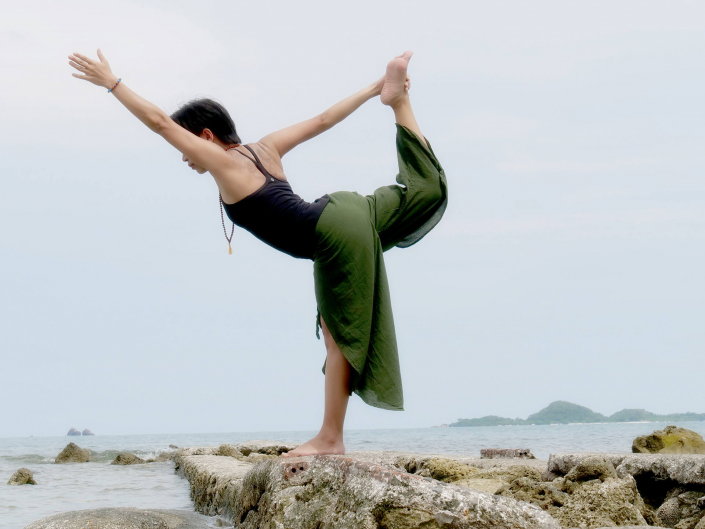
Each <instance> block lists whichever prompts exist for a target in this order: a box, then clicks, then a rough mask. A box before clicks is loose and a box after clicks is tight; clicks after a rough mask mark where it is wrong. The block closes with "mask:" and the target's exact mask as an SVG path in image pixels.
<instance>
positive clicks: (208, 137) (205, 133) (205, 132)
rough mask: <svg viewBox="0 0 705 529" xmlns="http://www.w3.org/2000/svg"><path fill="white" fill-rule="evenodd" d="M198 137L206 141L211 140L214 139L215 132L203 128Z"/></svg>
mask: <svg viewBox="0 0 705 529" xmlns="http://www.w3.org/2000/svg"><path fill="white" fill-rule="evenodd" d="M200 137H201V138H203V139H204V140H206V141H213V140H214V139H215V134H213V132H211V129H203V132H201V136H200Z"/></svg>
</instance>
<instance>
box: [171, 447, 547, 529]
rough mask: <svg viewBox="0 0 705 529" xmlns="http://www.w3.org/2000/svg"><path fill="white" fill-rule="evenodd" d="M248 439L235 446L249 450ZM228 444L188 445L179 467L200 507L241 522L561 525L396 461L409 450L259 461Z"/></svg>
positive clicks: (246, 525)
mask: <svg viewBox="0 0 705 529" xmlns="http://www.w3.org/2000/svg"><path fill="white" fill-rule="evenodd" d="M243 445H246V444H245V443H243V444H240V445H232V446H234V447H235V448H236V449H237V450H238V451H239V452H240V453H244V451H243V449H242V448H243ZM221 449H222V447H217V448H215V447H213V448H210V447H209V448H191V449H181V450H179V451H178V452H177V455H176V457H175V462H176V470H177V473H178V474H179V475H181V476H182V477H184V478H186V479H188V481H189V483H190V487H191V497H192V499H193V501H194V505H195V508H196V510H197V511H199V512H201V513H203V514H208V515H216V514H218V515H221V516H223V517H224V518H225V519H226V520H228V521H230V522H232V523H234V524H235V525H236V527H239V528H242V529H250V528H256V527H268V526H269V527H287V528H292V529H297V528H303V527H316V526H317V525H316V524H320V525H318V526H319V527H336V529H337V528H340V529H346V528H350V529H352V528H356V529H357V528H366V529H367V528H369V529H373V528H374V529H378V528H380V529H385V528H389V529H391V528H415V527H425V528H428V529H432V528H435V529H439V528H445V527H447V528H451V527H452V528H470V527H487V528H489V527H498V526H501V527H505V528H507V529H513V528H517V529H518V528H521V529H529V528H536V529H540V528H545V529H559V527H560V526H559V525H558V524H557V523H556V522H555V521H554V520H553V519H552V518H551V517H550V515H548V514H547V513H545V512H544V511H542V510H541V509H540V508H538V507H536V506H533V505H529V504H527V503H522V502H517V501H515V500H513V499H510V498H502V497H499V496H493V495H491V494H488V493H483V492H479V491H477V490H472V489H469V488H467V487H463V486H457V485H455V484H453V483H446V482H442V481H438V480H435V479H433V478H431V477H425V476H421V475H414V474H410V473H407V472H405V471H403V470H402V469H401V468H399V467H396V466H394V461H395V460H397V459H398V458H399V457H404V456H406V457H407V458H408V456H410V454H403V453H399V452H397V453H391V454H385V453H383V452H370V453H365V452H353V453H350V454H347V455H345V456H308V457H298V458H273V459H268V460H265V461H261V462H259V463H255V464H252V463H249V462H247V461H244V460H242V459H239V458H236V457H231V456H220V455H216V454H217V453H218V452H220V451H221ZM257 449H258V452H254V453H257V454H261V455H269V456H273V455H274V454H273V453H271V452H274V451H279V450H280V447H276V443H269V444H260V445H258V446H257ZM222 451H225V450H222ZM268 452H269V453H268ZM252 454H253V452H250V453H249V454H248V455H247V456H245V457H252ZM380 460H385V461H386V463H382V464H380V463H381V461H380ZM477 460H478V461H479V459H477ZM459 464H462V463H459ZM544 464H545V463H544ZM430 466H432V465H428V464H427V465H426V466H425V467H424V468H428V467H430ZM440 466H442V465H438V466H437V469H436V470H438V469H439V468H440ZM499 466H500V467H501V465H499ZM456 470H458V469H456ZM461 470H462V469H461ZM429 471H430V470H429ZM536 472H537V473H539V474H540V471H538V470H536ZM470 474H473V472H472V471H469V470H468V471H467V475H470Z"/></svg>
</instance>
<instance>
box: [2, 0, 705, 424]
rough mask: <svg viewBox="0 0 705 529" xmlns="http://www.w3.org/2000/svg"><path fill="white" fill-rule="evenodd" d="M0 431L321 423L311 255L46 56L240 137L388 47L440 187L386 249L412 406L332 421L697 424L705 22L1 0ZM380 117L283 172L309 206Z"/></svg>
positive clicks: (373, 71) (381, 126) (341, 86)
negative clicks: (612, 418) (534, 416)
mask: <svg viewBox="0 0 705 529" xmlns="http://www.w3.org/2000/svg"><path fill="white" fill-rule="evenodd" d="M0 15H1V16H0V69H1V70H2V72H3V75H2V82H1V83H0V120H1V121H0V123H1V124H2V126H1V127H0V159H1V160H2V169H1V170H0V171H1V172H0V267H1V268H0V270H1V272H2V273H1V275H0V379H1V384H0V389H1V390H0V394H1V395H2V396H1V397H0V408H1V409H2V413H1V414H0V436H21V435H63V434H65V433H66V431H67V430H68V429H69V427H72V426H73V427H76V428H79V429H83V428H90V429H91V430H93V431H94V432H96V433H98V434H111V433H114V434H118V433H121V434H128V433H170V432H171V433H177V432H228V431H255V430H301V429H310V430H314V429H317V428H318V427H319V426H320V421H321V418H322V412H323V375H322V374H321V371H320V370H321V366H322V363H323V360H324V357H325V347H324V345H323V341H322V340H321V341H317V340H316V338H315V333H314V329H315V327H314V325H315V314H316V305H315V299H314V294H313V274H312V263H311V262H310V261H305V260H295V259H292V258H291V257H289V256H287V255H284V254H280V253H279V252H277V251H275V250H273V249H271V248H269V247H268V246H266V245H264V244H262V243H261V242H259V241H258V240H256V239H255V238H254V237H252V236H251V235H250V234H248V233H247V232H245V231H243V230H236V231H235V237H234V240H233V255H232V256H229V255H228V253H227V243H226V241H225V239H224V237H223V233H222V227H221V225H220V214H219V210H218V194H217V189H216V187H215V184H214V183H213V181H212V179H211V178H210V176H209V175H208V174H206V175H201V176H199V175H196V174H195V173H194V172H193V171H191V170H189V169H188V167H186V165H185V164H183V163H182V162H181V160H180V158H181V155H180V154H179V153H178V152H177V151H175V150H174V149H173V148H172V147H171V146H169V145H168V144H167V143H166V142H165V141H163V140H162V139H161V138H160V137H159V136H157V135H155V134H153V133H152V132H150V131H149V130H148V129H147V128H146V127H144V126H143V125H142V124H141V123H139V122H138V121H137V120H136V119H135V118H134V117H132V115H131V114H129V112H127V111H126V110H125V109H124V108H123V107H122V106H121V105H120V104H119V103H118V101H117V100H115V99H114V98H113V97H112V96H110V95H108V94H107V93H106V92H105V90H104V89H103V88H99V87H96V86H94V85H90V84H88V83H85V82H82V81H79V80H77V79H75V78H73V77H71V75H70V74H71V72H72V71H73V70H72V69H71V68H70V67H69V66H68V60H67V58H66V57H67V55H68V54H70V53H72V52H80V53H84V54H89V55H94V54H95V50H96V48H98V47H100V48H101V49H102V51H103V53H104V54H105V56H106V57H107V58H108V60H109V61H110V63H111V65H112V67H113V71H114V72H115V74H116V75H118V76H119V77H121V78H122V79H123V82H125V83H126V84H128V85H129V86H130V87H131V88H132V89H133V90H135V91H136V92H137V93H138V94H140V95H142V96H143V97H146V98H147V99H149V100H150V101H152V102H154V103H155V104H157V105H158V106H160V107H161V108H163V109H164V110H166V111H167V112H172V111H173V110H175V109H176V108H177V106H178V105H179V103H181V102H184V101H187V100H189V99H191V98H193V97H197V96H210V97H215V98H217V99H219V100H220V101H221V102H222V103H223V104H224V105H225V106H226V107H227V108H228V109H229V110H230V113H231V114H232V116H233V117H234V119H235V122H236V124H237V127H238V131H239V132H240V135H241V137H242V138H243V140H244V141H245V142H255V141H257V140H258V139H259V138H261V137H262V136H264V135H265V134H267V133H269V132H271V131H273V130H276V129H278V128H281V127H284V126H287V125H289V124H291V123H294V122H296V121H299V120H302V119H306V118H309V117H312V116H314V115H316V114H317V113H319V112H321V111H323V110H325V109H326V108H327V107H328V106H330V105H331V104H333V103H335V102H336V101H337V100H339V99H342V98H343V97H346V96H347V95H349V94H351V93H353V92H354V91H357V90H358V89H359V88H362V87H363V86H365V85H367V84H368V83H370V82H371V81H373V80H374V79H376V78H378V77H379V76H381V75H382V74H383V72H384V68H385V65H386V63H387V61H388V60H389V59H390V58H391V57H393V56H394V55H397V54H398V53H401V52H402V51H403V50H405V49H411V50H413V51H414V52H415V54H414V57H413V59H412V61H411V67H410V75H411V79H412V90H411V94H412V102H413V104H414V108H415V110H416V113H417V117H418V120H419V123H420V125H421V129H422V131H423V132H424V134H425V135H426V137H427V138H428V139H429V141H430V142H431V144H432V146H433V148H434V150H435V152H436V154H437V155H438V157H439V160H440V162H441V164H442V165H443V167H444V168H445V171H446V174H447V177H448V185H449V191H450V195H449V207H448V210H447V212H446V215H445V217H444V219H443V221H442V222H441V223H440V224H439V225H438V226H437V227H436V229H435V230H434V231H432V232H431V233H430V234H429V235H428V236H427V237H426V238H425V239H424V240H423V241H421V242H420V243H419V244H417V245H416V246H413V247H411V248H409V249H404V250H402V249H394V250H391V251H389V252H388V253H387V254H385V257H386V263H387V270H388V275H389V280H390V284H391V290H392V301H393V305H394V317H395V322H396V328H397V336H398V340H399V349H400V356H401V365H402V375H403V383H404V393H405V407H406V411H404V412H390V411H382V410H378V409H375V408H371V407H368V406H366V405H365V404H363V403H362V401H361V400H360V399H359V398H358V397H356V396H355V397H353V399H352V400H351V405H350V409H349V411H348V422H347V426H348V427H349V428H387V427H392V428H397V427H426V426H431V425H435V424H440V423H445V422H451V421H454V420H456V419H457V418H459V417H479V416H482V415H488V414H494V415H501V416H508V417H526V416H527V415H529V414H530V413H533V412H535V411H538V410H539V409H540V408H542V407H544V406H545V405H547V404H548V403H549V402H551V401H553V400H558V399H562V400H568V401H572V402H576V403H578V404H582V405H585V406H588V407H590V408H592V409H593V410H595V411H599V412H601V413H605V414H611V413H614V412H615V411H617V410H620V409H622V408H646V409H649V410H651V411H654V412H660V413H666V412H685V411H696V412H705V384H703V376H704V375H703V373H704V371H705V347H704V344H705V325H704V324H703V323H704V322H705V302H704V299H705V281H704V280H703V268H704V261H705V245H704V244H703V243H705V208H704V206H705V179H704V171H703V169H704V167H705V149H704V148H703V143H704V140H705V125H704V123H705V105H704V104H703V93H704V89H705V74H704V72H705V66H704V65H705V4H703V3H702V2H668V3H664V2H648V1H638V2H628V1H624V2H618V3H617V2H611V1H610V2H581V3H578V2H538V1H532V2H523V1H522V2H490V1H486V2H468V1H455V2H443V1H440V2H432V3H429V2H418V1H403V2H401V1H389V2H386V1H385V2H379V1H357V2H345V3H343V2H330V1H327V2H323V1H321V2H305V1H298V2H284V1H280V2H225V1H220V2H186V1H178V0H176V1H175V0H171V1H169V2H154V1H152V2H148V1H144V0H143V1H140V2H139V3H137V2H135V3H130V2H118V3H116V2H114V1H111V2H103V1H96V0H90V1H79V0H67V1H66V2H49V1H41V2H38V1H31V0H26V1H24V2H21V3H20V2H14V3H10V2H3V3H2V7H1V8H0ZM394 132H395V131H394V122H393V115H392V112H391V111H390V110H389V109H388V108H387V107H384V106H382V105H381V104H380V103H379V101H378V100H373V101H370V102H369V103H368V104H366V105H365V106H364V107H363V108H362V109H360V110H359V111H358V112H357V113H356V114H355V115H353V116H351V117H350V118H349V119H348V120H346V121H345V122H343V123H341V124H340V125H338V126H337V127H336V128H335V129H333V130H331V131H330V132H327V133H326V134H324V135H323V136H321V137H318V138H316V139H314V140H312V141H310V142H308V143H306V144H304V145H302V146H300V147H298V148H297V149H296V150H295V151H293V152H292V153H290V154H288V155H287V156H286V157H285V158H284V168H285V171H286V174H287V176H288V178H289V180H290V182H291V183H292V186H293V188H294V190H295V191H296V192H297V193H299V194H300V195H301V196H303V197H304V198H305V199H307V200H313V199H315V198H317V197H319V196H321V195H323V194H324V193H327V192H332V191H338V190H356V191H359V192H360V193H370V192H372V191H373V190H374V189H375V188H377V187H379V186H382V185H387V184H391V183H393V182H394V177H395V175H396V172H397V166H396V152H395V144H394Z"/></svg>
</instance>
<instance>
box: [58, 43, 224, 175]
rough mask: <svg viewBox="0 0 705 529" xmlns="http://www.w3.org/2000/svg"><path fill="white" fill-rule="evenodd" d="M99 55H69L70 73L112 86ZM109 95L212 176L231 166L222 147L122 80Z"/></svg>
mask: <svg viewBox="0 0 705 529" xmlns="http://www.w3.org/2000/svg"><path fill="white" fill-rule="evenodd" d="M98 58H99V59H100V62H97V61H95V60H93V59H90V58H89V57H86V56H85V55H81V54H79V53H74V54H73V55H70V56H69V60H70V63H69V64H70V65H71V66H73V67H74V68H75V69H76V70H78V71H79V72H81V73H80V74H76V73H74V74H72V75H73V76H74V77H77V78H78V79H82V80H84V81H88V82H90V83H93V84H95V85H97V86H102V87H104V88H111V87H113V86H115V83H116V82H117V80H118V78H117V77H116V76H115V75H114V74H113V72H112V70H111V69H110V65H109V64H108V61H107V60H106V59H105V57H104V56H103V54H102V53H101V51H100V50H98ZM112 94H113V95H114V96H115V97H116V98H117V100H118V101H120V103H122V104H123V105H124V106H125V108H127V110H129V111H130V112H131V113H132V114H133V115H134V116H135V117H136V118H137V119H139V120H140V121H141V122H142V123H144V124H145V125H146V126H147V127H149V129H150V130H152V131H153V132H156V133H157V134H159V135H160V136H162V137H163V138H164V139H165V140H166V141H168V142H169V143H170V144H171V145H173V146H174V147H176V148H177V149H178V150H179V151H180V152H182V153H183V154H185V155H186V156H188V157H189V158H190V159H191V160H192V161H193V162H194V163H196V164H198V165H200V166H201V167H203V168H205V169H206V170H208V171H209V172H210V173H211V174H212V175H213V176H216V177H217V176H218V174H217V173H220V172H222V171H224V170H227V169H228V168H229V167H230V166H231V163H232V159H231V158H230V156H228V155H227V153H226V152H225V151H224V150H223V149H221V148H220V147H218V146H217V145H216V144H214V143H213V142H210V141H207V140H204V139H203V138H199V137H198V136H196V135H195V134H192V133H191V132H189V131H187V130H186V129H184V128H183V127H180V126H179V125H177V124H176V123H174V120H172V119H171V118H170V117H169V115H168V114H167V113H166V112H164V111H163V110H162V109H161V108H159V107H157V106H156V105H154V104H152V103H150V102H149V101H147V100H146V99H144V98H143V97H140V96H139V95H137V94H136V93H135V92H133V91H132V90H130V88H129V87H127V86H126V85H125V83H123V82H120V84H118V85H117V86H116V87H115V89H114V90H113V91H112Z"/></svg>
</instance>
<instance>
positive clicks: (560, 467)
mask: <svg viewBox="0 0 705 529" xmlns="http://www.w3.org/2000/svg"><path fill="white" fill-rule="evenodd" d="M593 456H600V457H604V458H606V459H607V460H608V461H610V462H611V463H612V465H613V466H614V467H615V469H616V471H617V475H618V476H620V477H623V476H626V475H630V476H632V477H634V478H636V479H637V481H639V478H640V477H641V478H645V477H651V478H653V479H655V480H659V481H665V480H670V481H672V482H675V483H676V484H680V485H705V455H673V454H595V453H590V452H579V453H572V454H551V456H550V457H549V459H548V471H549V472H553V473H555V474H557V475H561V476H565V475H566V474H567V473H568V472H570V470H571V469H573V467H575V466H576V465H577V464H578V463H580V462H581V461H582V460H583V459H586V458H589V457H593Z"/></svg>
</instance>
